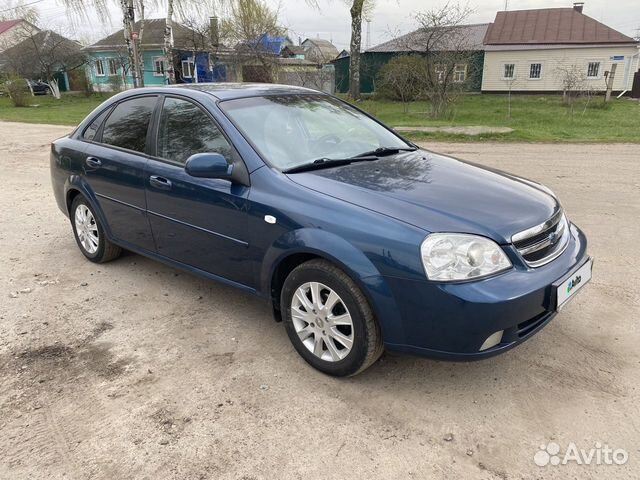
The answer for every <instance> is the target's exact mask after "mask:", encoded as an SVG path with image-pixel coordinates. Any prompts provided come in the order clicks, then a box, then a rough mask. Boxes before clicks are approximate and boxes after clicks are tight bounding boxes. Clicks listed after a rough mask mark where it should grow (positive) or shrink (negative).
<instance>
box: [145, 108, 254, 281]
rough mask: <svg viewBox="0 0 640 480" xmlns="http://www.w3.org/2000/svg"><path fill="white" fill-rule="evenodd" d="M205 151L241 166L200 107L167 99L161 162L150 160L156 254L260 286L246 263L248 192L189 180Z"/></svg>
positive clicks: (150, 210)
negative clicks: (189, 168) (192, 162)
mask: <svg viewBox="0 0 640 480" xmlns="http://www.w3.org/2000/svg"><path fill="white" fill-rule="evenodd" d="M203 152H210V153H212V152H216V153H220V154H222V155H223V156H224V157H225V158H226V159H227V162H229V163H236V164H237V162H238V161H241V160H239V157H237V155H238V154H237V153H236V152H235V150H234V149H233V147H232V146H231V144H230V143H229V141H228V140H227V139H226V138H225V136H224V135H223V134H222V132H221V130H220V128H219V127H218V126H217V125H216V123H215V122H214V120H213V119H212V117H211V116H210V115H209V114H208V113H207V112H205V111H204V110H203V109H202V108H201V107H200V106H198V105H196V104H195V103H193V102H191V101H190V100H186V99H184V98H177V97H166V98H165V99H164V104H163V107H162V111H161V113H160V116H159V120H158V131H157V143H156V152H155V156H156V157H157V160H149V163H148V165H147V171H146V188H147V210H148V214H149V220H150V222H151V228H152V231H153V236H154V238H155V241H156V247H157V251H158V253H159V254H160V255H163V256H165V257H168V258H170V259H173V260H176V261H178V262H180V263H183V264H186V265H190V266H192V267H195V268H198V269H200V270H204V271H205V272H208V273H212V274H214V275H217V276H219V277H223V278H225V279H228V280H232V281H234V282H237V283H240V284H243V285H247V286H250V287H255V285H253V280H252V277H251V270H250V268H249V262H248V261H247V259H246V256H247V250H248V248H247V247H248V244H247V221H248V220H247V197H248V195H249V187H247V186H244V185H239V184H237V183H232V182H230V181H229V180H220V179H210V178H195V177H191V176H190V175H188V174H187V173H186V172H185V170H184V165H185V162H186V160H187V159H188V158H189V157H190V156H191V155H193V154H195V153H203Z"/></svg>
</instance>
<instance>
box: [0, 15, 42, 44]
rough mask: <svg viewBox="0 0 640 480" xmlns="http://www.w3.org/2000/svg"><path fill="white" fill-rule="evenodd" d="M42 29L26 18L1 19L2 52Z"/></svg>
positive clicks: (0, 39)
mask: <svg viewBox="0 0 640 480" xmlns="http://www.w3.org/2000/svg"><path fill="white" fill-rule="evenodd" d="M39 31H40V29H39V28H38V27H36V26H35V25H33V24H31V23H29V22H27V21H26V20H22V19H16V20H4V21H0V52H2V51H4V50H6V49H8V48H11V47H13V46H14V45H17V44H18V43H20V42H22V41H24V40H26V39H27V38H29V37H30V36H31V35H33V34H34V33H37V32H39Z"/></svg>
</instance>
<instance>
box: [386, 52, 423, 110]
mask: <svg viewBox="0 0 640 480" xmlns="http://www.w3.org/2000/svg"><path fill="white" fill-rule="evenodd" d="M424 62H425V61H424V58H422V57H421V56H419V55H401V56H399V57H395V58H393V59H392V60H390V61H389V63H387V64H386V65H385V66H384V67H382V69H381V70H380V80H379V85H380V88H379V94H380V95H381V96H383V97H386V98H389V99H391V100H400V101H401V102H402V103H403V104H405V110H406V104H407V102H413V101H414V100H416V99H417V98H418V96H419V95H420V94H421V93H422V91H423V89H424V80H423V76H422V75H421V72H422V71H424Z"/></svg>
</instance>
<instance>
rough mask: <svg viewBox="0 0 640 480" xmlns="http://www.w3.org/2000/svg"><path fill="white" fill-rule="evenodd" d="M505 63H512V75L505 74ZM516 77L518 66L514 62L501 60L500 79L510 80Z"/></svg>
mask: <svg viewBox="0 0 640 480" xmlns="http://www.w3.org/2000/svg"><path fill="white" fill-rule="evenodd" d="M507 65H513V76H511V77H507V76H505V74H506V73H507ZM516 78H518V66H517V65H516V62H503V63H502V80H505V81H511V80H515V79H516Z"/></svg>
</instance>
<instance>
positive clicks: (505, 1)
mask: <svg viewBox="0 0 640 480" xmlns="http://www.w3.org/2000/svg"><path fill="white" fill-rule="evenodd" d="M507 10H509V0H504V11H505V12H506V11H507Z"/></svg>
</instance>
